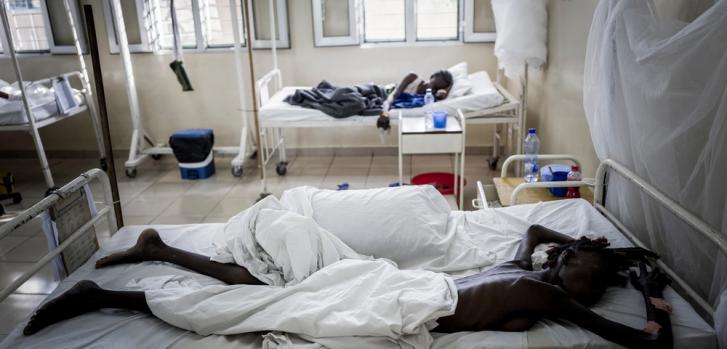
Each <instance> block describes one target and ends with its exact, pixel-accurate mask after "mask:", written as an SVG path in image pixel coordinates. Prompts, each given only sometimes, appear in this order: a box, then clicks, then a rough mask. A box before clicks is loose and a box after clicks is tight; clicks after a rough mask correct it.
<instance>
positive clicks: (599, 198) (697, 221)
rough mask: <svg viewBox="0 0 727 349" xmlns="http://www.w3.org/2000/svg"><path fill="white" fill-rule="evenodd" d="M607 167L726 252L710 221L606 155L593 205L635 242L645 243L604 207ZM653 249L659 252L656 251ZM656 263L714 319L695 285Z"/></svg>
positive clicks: (711, 311) (712, 313) (726, 248)
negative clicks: (707, 221) (690, 210)
mask: <svg viewBox="0 0 727 349" xmlns="http://www.w3.org/2000/svg"><path fill="white" fill-rule="evenodd" d="M608 171H614V172H616V173H618V174H620V175H621V176H623V177H624V178H626V179H627V180H628V181H629V182H631V183H633V184H635V185H636V186H637V187H638V188H639V189H640V190H641V191H642V192H644V193H645V194H647V195H649V196H650V197H651V198H652V199H654V200H656V201H657V202H658V203H659V204H661V205H663V206H664V207H665V208H667V209H668V210H669V211H671V212H672V213H674V214H675V215H676V216H677V217H679V218H680V219H681V220H683V221H684V222H686V223H687V224H689V225H690V226H691V227H692V228H694V229H695V230H696V231H698V232H699V233H700V234H701V235H702V236H704V237H705V238H706V239H708V240H709V241H711V242H713V243H714V244H715V246H716V247H717V248H718V249H719V250H720V251H722V253H724V254H725V255H727V240H726V239H725V238H724V237H723V236H722V235H720V234H719V233H718V232H716V231H715V230H714V229H712V227H711V226H710V225H709V224H707V223H706V222H705V221H703V220H702V219H701V218H699V217H697V216H696V215H694V214H693V213H691V212H689V211H688V210H687V209H685V208H684V207H682V206H681V205H680V204H679V203H677V202H676V201H674V200H672V199H671V198H669V197H668V196H666V194H664V193H663V192H661V191H660V190H659V189H657V188H656V187H654V186H652V185H651V184H649V183H648V182H647V181H646V180H644V179H643V178H641V177H639V176H638V175H637V174H636V173H634V172H632V171H631V170H629V169H628V168H626V167H625V166H623V165H621V164H619V163H618V162H616V161H614V160H611V159H606V160H604V161H602V162H601V164H600V165H599V166H598V169H597V170H596V187H595V193H594V196H593V206H594V207H595V208H596V209H597V210H598V211H599V212H601V213H602V214H603V215H604V216H605V217H606V218H608V220H610V221H611V222H612V223H613V224H614V225H615V226H616V227H617V228H618V229H619V230H620V231H621V232H622V233H623V234H624V235H626V236H627V237H628V238H629V239H630V240H631V241H632V242H633V243H634V244H636V245H637V246H641V247H646V244H644V243H643V242H642V241H641V240H640V239H639V238H638V237H636V235H635V234H634V233H633V232H632V231H631V230H630V229H628V228H627V227H626V226H625V225H624V224H623V223H621V221H619V219H618V218H617V217H616V216H615V215H614V214H613V213H612V212H611V211H609V210H608V208H606V191H605V186H606V179H607V178H606V173H607V172H608ZM656 252H657V253H658V252H659V251H656ZM657 264H658V265H659V267H661V268H662V269H663V270H664V272H666V273H667V275H669V276H670V277H671V278H672V280H674V282H676V284H677V285H678V286H679V287H680V288H681V289H682V290H683V291H684V292H686V294H687V296H688V297H689V298H691V300H692V301H693V302H695V303H696V304H697V305H699V307H700V308H702V310H703V311H704V312H705V313H706V314H707V315H708V316H709V317H710V319H709V320H711V321H712V322H713V321H714V308H712V306H711V305H710V304H709V302H707V301H706V300H705V299H704V297H702V296H701V295H700V294H699V293H698V292H697V291H695V290H694V288H692V287H691V286H690V285H689V284H688V283H687V282H686V281H684V279H682V278H681V277H680V276H679V275H678V274H677V273H676V272H675V271H674V270H672V269H671V267H669V266H668V265H666V264H665V263H664V262H662V261H661V260H659V261H657Z"/></svg>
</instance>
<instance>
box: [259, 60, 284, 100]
mask: <svg viewBox="0 0 727 349" xmlns="http://www.w3.org/2000/svg"><path fill="white" fill-rule="evenodd" d="M273 81H274V82H275V86H274V87H275V89H272V90H271V89H270V83H271V82H273ZM255 84H256V87H257V90H258V101H257V103H258V107H262V106H263V105H265V104H266V103H268V101H269V100H270V96H272V95H273V94H274V93H275V92H277V91H278V90H279V89H281V88H282V87H283V73H282V72H281V71H280V69H273V70H271V71H269V72H267V74H265V75H263V76H262V77H261V78H259V79H257V81H256V82H255Z"/></svg>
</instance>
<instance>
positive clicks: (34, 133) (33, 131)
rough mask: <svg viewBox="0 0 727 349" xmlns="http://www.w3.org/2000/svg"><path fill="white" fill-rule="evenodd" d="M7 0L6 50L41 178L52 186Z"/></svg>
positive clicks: (1, 9)
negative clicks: (14, 38) (24, 79)
mask: <svg viewBox="0 0 727 349" xmlns="http://www.w3.org/2000/svg"><path fill="white" fill-rule="evenodd" d="M8 6H9V5H8V2H7V0H0V18H1V19H2V25H3V29H4V31H5V38H6V39H7V43H8V47H7V51H8V52H9V53H10V60H11V61H12V62H13V69H15V76H16V77H17V79H18V87H20V95H21V97H22V99H23V108H24V109H25V115H26V116H27V118H28V122H29V123H30V136H31V137H32V138H33V143H35V151H36V153H37V154H38V160H40V169H41V171H43V178H44V179H45V185H46V186H47V187H48V188H53V186H54V185H55V183H54V182H53V175H52V174H51V172H50V167H49V166H48V159H47V158H46V157H45V149H44V148H43V142H41V140H40V134H39V133H38V127H37V126H36V125H35V117H34V116H33V110H32V109H31V108H30V102H28V95H27V93H26V92H25V84H23V74H22V73H21V72H20V64H19V63H18V57H17V55H16V54H15V43H14V42H13V36H12V33H11V31H10V22H9V21H8V13H7V9H8V8H9V7H8Z"/></svg>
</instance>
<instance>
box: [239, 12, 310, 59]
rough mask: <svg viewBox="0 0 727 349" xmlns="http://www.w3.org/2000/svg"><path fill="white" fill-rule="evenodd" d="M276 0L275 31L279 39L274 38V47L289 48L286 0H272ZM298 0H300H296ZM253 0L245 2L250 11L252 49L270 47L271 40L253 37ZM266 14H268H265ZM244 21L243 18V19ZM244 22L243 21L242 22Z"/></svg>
mask: <svg viewBox="0 0 727 349" xmlns="http://www.w3.org/2000/svg"><path fill="white" fill-rule="evenodd" d="M265 1H268V0H265ZM273 1H275V2H276V5H277V12H276V15H277V16H278V17H277V18H278V27H277V28H276V29H275V33H276V34H277V35H278V36H279V37H280V39H279V40H275V43H276V44H275V48H276V49H279V48H280V49H289V48H290V31H289V29H288V28H289V25H288V1H287V0H273ZM298 1H300V0H298ZM253 2H254V1H248V2H247V10H248V11H250V12H249V13H250V18H251V19H252V23H250V24H251V25H250V37H251V38H252V40H251V41H252V48H253V49H269V48H272V46H273V45H272V41H271V40H260V39H256V38H255V10H254V4H253ZM265 15H266V16H268V14H267V13H266V14H265ZM243 22H244V19H243ZM243 24H244V23H243ZM271 39H273V38H271Z"/></svg>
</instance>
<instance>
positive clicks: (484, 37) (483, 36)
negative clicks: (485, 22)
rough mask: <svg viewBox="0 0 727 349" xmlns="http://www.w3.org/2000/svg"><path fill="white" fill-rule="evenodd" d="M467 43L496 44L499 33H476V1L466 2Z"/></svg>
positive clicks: (464, 37) (465, 38)
mask: <svg viewBox="0 0 727 349" xmlns="http://www.w3.org/2000/svg"><path fill="white" fill-rule="evenodd" d="M463 34H464V35H463V41H464V42H465V43H478V42H495V39H497V31H494V32H475V0H464V33H463Z"/></svg>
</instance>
